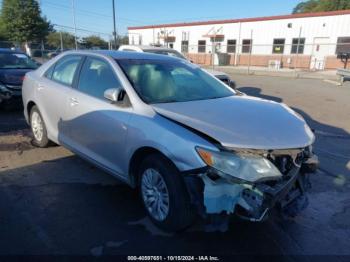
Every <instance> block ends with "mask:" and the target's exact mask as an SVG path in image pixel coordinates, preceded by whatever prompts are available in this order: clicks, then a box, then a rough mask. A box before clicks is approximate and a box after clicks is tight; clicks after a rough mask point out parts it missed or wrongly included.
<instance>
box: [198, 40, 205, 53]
mask: <svg viewBox="0 0 350 262" xmlns="http://www.w3.org/2000/svg"><path fill="white" fill-rule="evenodd" d="M205 47H206V42H205V40H199V41H198V53H205Z"/></svg>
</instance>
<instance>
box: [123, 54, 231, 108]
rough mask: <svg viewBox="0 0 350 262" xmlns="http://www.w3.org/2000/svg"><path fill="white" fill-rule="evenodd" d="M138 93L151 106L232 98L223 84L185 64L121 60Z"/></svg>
mask: <svg viewBox="0 0 350 262" xmlns="http://www.w3.org/2000/svg"><path fill="white" fill-rule="evenodd" d="M118 63H119V65H120V66H121V67H122V69H123V71H124V73H125V74H126V75H127V77H128V78H129V80H130V82H131V84H132V85H133V87H134V89H135V90H136V92H137V93H138V94H139V95H140V97H141V98H142V100H143V101H145V102H146V103H149V104H154V103H170V102H186V101H193V100H205V99H214V98H221V97H227V96H232V95H234V94H235V92H234V91H232V90H231V89H230V88H228V87H227V86H226V85H224V84H223V83H221V81H220V80H217V79H216V78H214V77H212V76H210V75H209V74H208V73H206V72H204V71H203V70H201V69H200V68H199V67H198V66H196V65H193V64H190V63H188V62H185V61H181V60H179V61H174V60H171V61H163V60H149V59H147V60H146V59H145V60H129V59H125V60H124V59H122V60H118Z"/></svg>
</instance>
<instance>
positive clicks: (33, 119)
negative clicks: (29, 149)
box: [29, 106, 50, 147]
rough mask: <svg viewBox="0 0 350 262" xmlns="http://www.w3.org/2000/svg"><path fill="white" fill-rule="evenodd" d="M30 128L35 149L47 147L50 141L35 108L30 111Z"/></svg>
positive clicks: (38, 112)
mask: <svg viewBox="0 0 350 262" xmlns="http://www.w3.org/2000/svg"><path fill="white" fill-rule="evenodd" d="M29 119H30V127H31V130H32V133H33V137H34V139H33V144H34V145H35V146H37V147H48V146H49V145H50V140H49V138H48V136H47V130H46V126H45V123H44V120H43V118H42V116H41V114H40V111H39V109H38V108H37V106H33V107H32V109H31V110H30V118H29Z"/></svg>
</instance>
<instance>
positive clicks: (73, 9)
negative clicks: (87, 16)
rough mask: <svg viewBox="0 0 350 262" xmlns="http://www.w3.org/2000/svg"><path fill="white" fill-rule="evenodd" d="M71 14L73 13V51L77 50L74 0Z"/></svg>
mask: <svg viewBox="0 0 350 262" xmlns="http://www.w3.org/2000/svg"><path fill="white" fill-rule="evenodd" d="M72 12H73V24H74V41H75V50H77V49H78V41H77V24H76V23H75V6H74V0H72Z"/></svg>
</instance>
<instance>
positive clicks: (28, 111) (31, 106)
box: [27, 101, 35, 119]
mask: <svg viewBox="0 0 350 262" xmlns="http://www.w3.org/2000/svg"><path fill="white" fill-rule="evenodd" d="M33 106H35V103H34V102H33V101H30V102H28V104H27V113H28V119H29V118H30V111H31V110H32V108H33Z"/></svg>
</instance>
